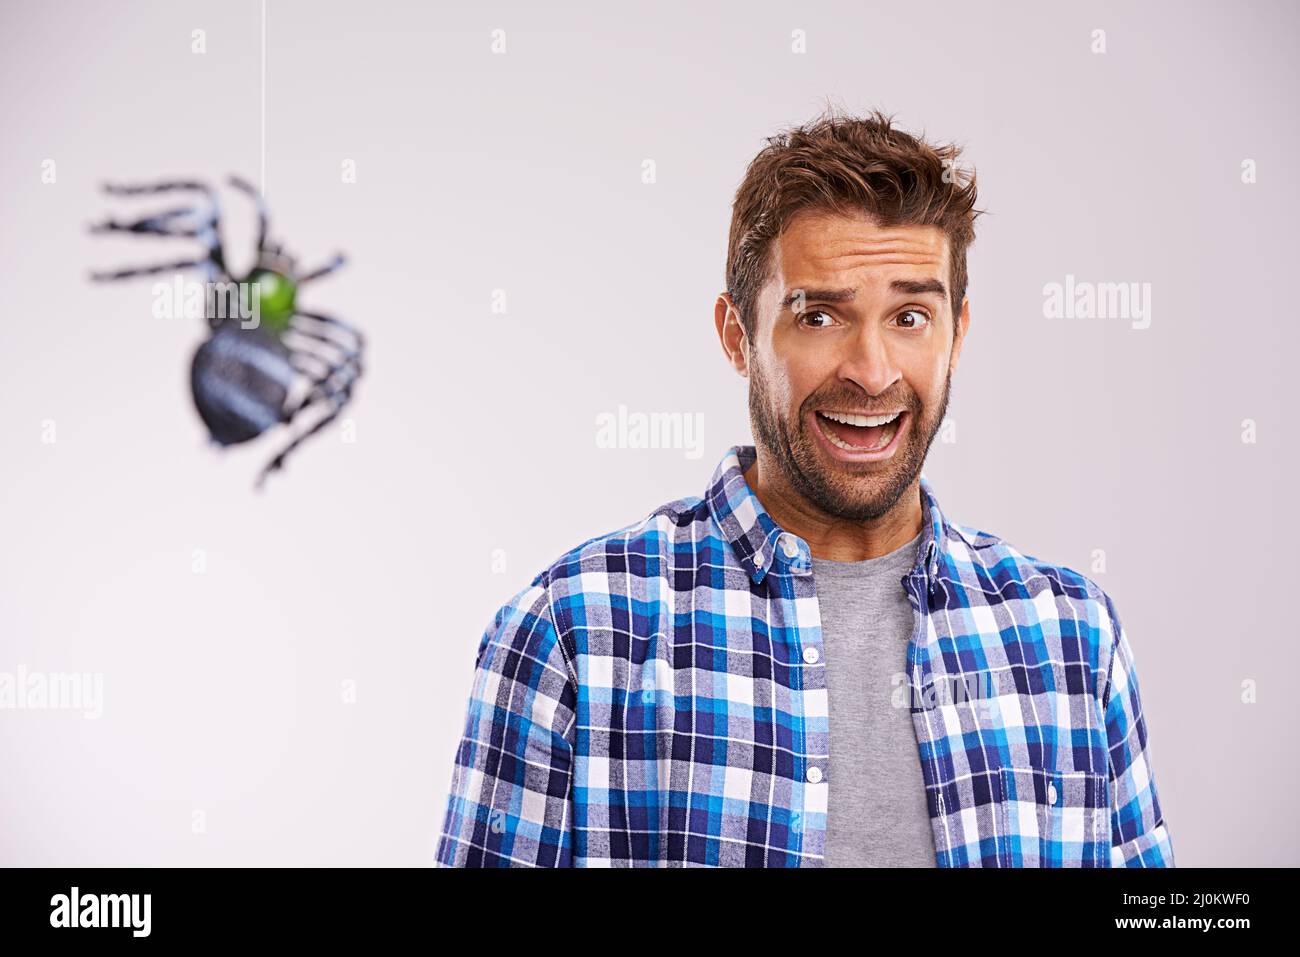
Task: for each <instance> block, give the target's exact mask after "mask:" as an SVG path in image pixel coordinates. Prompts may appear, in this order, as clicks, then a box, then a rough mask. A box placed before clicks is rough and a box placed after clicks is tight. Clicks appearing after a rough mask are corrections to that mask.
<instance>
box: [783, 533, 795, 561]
mask: <svg viewBox="0 0 1300 957" xmlns="http://www.w3.org/2000/svg"><path fill="white" fill-rule="evenodd" d="M781 551H783V552H785V555H786V557H787V558H794V557H795V556H796V555H798V554H799V543H798V542H796V541H795V540H794V537H793V536H792V535H782V536H781Z"/></svg>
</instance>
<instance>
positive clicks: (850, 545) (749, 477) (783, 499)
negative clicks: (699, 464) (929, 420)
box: [744, 455, 923, 562]
mask: <svg viewBox="0 0 1300 957" xmlns="http://www.w3.org/2000/svg"><path fill="white" fill-rule="evenodd" d="M759 458H761V455H760V456H758V457H756V458H755V459H754V462H753V464H752V465H750V467H749V468H748V469H747V470H746V471H745V472H744V477H745V481H746V482H747V483H748V484H749V488H750V490H751V491H752V492H753V493H754V494H755V495H756V496H757V497H758V500H759V502H761V503H762V505H763V508H764V509H766V510H767V513H768V515H770V516H771V517H772V520H773V521H774V522H776V524H777V525H779V526H781V528H783V529H784V530H785V531H787V532H790V533H791V534H794V535H798V536H799V537H800V538H802V539H803V540H804V541H806V542H807V543H808V547H809V548H810V549H811V550H812V554H813V557H814V558H824V559H827V560H829V561H835V562H861V561H866V560H867V559H870V558H879V557H880V556H881V555H888V554H889V553H890V552H892V551H894V550H895V549H898V548H902V547H903V546H904V545H906V544H907V543H908V542H910V541H911V540H912V539H914V538H916V536H917V535H919V534H920V532H921V522H922V518H923V516H922V512H921V491H920V483H919V482H913V483H912V484H911V485H910V486H909V487H908V489H907V491H906V492H904V493H903V494H902V495H901V496H900V497H899V499H898V502H897V503H895V505H894V507H893V508H892V509H890V510H889V511H888V512H887V513H885V514H884V515H882V516H880V518H878V519H875V520H873V521H864V522H847V521H845V520H843V519H839V518H835V517H833V516H828V515H826V514H825V513H824V512H822V511H820V510H819V509H816V508H813V507H812V506H810V505H809V504H808V502H807V501H806V500H805V499H803V498H801V497H800V496H798V495H796V494H795V493H794V492H793V491H792V490H791V489H790V487H789V486H788V485H787V484H786V483H785V482H783V481H781V480H780V478H779V477H775V476H773V475H772V472H774V471H775V470H769V471H764V470H763V469H762V468H761V467H760V464H759Z"/></svg>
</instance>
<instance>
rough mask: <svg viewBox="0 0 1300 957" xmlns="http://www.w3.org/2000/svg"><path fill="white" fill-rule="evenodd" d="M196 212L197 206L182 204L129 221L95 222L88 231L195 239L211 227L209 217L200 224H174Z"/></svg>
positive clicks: (109, 220) (108, 220)
mask: <svg viewBox="0 0 1300 957" xmlns="http://www.w3.org/2000/svg"><path fill="white" fill-rule="evenodd" d="M197 213H198V209H197V207H194V206H182V207H180V208H179V209H169V210H167V211H166V212H162V213H155V214H154V215H152V216H145V217H142V218H141V219H136V220H132V221H129V222H118V221H117V220H116V219H106V220H104V221H103V222H102V223H95V224H94V225H93V226H91V227H90V231H91V232H92V233H111V232H127V233H144V234H147V235H151V236H184V237H187V238H190V239H195V238H198V237H199V236H200V235H202V233H203V231H204V230H206V229H210V228H211V226H212V223H211V219H209V220H208V221H207V222H205V223H202V224H201V225H190V226H185V225H179V226H178V225H174V224H175V222H176V220H178V219H180V218H181V217H183V216H194V215H195V214H197Z"/></svg>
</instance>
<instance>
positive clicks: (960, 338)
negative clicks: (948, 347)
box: [948, 297, 970, 374]
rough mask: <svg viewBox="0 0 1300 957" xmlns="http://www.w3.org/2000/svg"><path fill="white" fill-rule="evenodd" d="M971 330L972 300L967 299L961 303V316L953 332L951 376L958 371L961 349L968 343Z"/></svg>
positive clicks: (954, 325)
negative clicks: (968, 334)
mask: <svg viewBox="0 0 1300 957" xmlns="http://www.w3.org/2000/svg"><path fill="white" fill-rule="evenodd" d="M969 329H970V298H969V297H967V298H965V299H963V300H962V301H961V314H960V315H959V316H957V321H956V322H955V323H953V330H952V357H951V358H950V359H949V360H948V372H949V374H952V373H955V372H956V371H957V360H958V359H960V358H961V347H962V346H963V345H964V344H965V342H966V333H967V331H968V330H969Z"/></svg>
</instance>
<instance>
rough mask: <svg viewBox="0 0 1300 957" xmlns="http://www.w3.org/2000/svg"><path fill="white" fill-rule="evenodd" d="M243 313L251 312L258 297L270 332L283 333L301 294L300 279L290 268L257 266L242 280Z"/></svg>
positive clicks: (263, 324) (260, 311)
mask: <svg viewBox="0 0 1300 957" xmlns="http://www.w3.org/2000/svg"><path fill="white" fill-rule="evenodd" d="M240 289H241V294H242V296H243V299H244V302H243V305H244V314H245V315H248V314H249V313H250V311H251V310H252V308H253V306H254V302H253V301H251V300H253V299H255V300H256V303H255V304H256V308H257V310H258V312H257V313H256V314H257V315H258V316H259V318H260V320H261V325H262V326H263V327H264V328H265V329H266V330H267V331H268V332H275V333H280V332H283V331H284V330H286V329H288V328H289V320H290V319H291V318H292V317H293V313H294V308H295V305H296V300H297V296H298V282H297V280H296V279H294V277H293V273H292V272H291V270H289V269H286V270H285V271H280V270H279V269H274V268H269V267H265V266H258V267H257V268H255V269H254V270H253V271H252V272H250V273H249V274H248V278H246V279H245V280H244V281H243V283H241V284H240Z"/></svg>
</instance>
